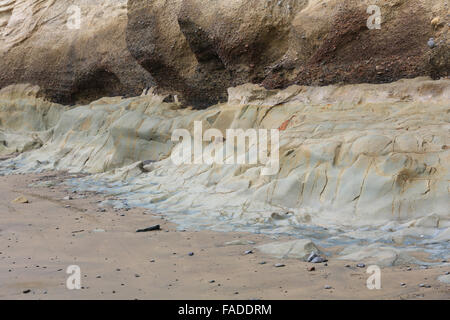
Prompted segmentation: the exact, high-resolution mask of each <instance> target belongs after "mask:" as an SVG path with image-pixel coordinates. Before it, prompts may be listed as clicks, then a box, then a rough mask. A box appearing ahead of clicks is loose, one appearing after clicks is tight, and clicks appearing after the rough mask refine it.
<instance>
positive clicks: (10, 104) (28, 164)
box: [0, 78, 450, 263]
mask: <svg viewBox="0 0 450 320" xmlns="http://www.w3.org/2000/svg"><path fill="white" fill-rule="evenodd" d="M21 90H22V91H24V92H26V93H27V94H22V95H21V94H19V93H20V91H21ZM37 96H38V90H37V89H35V88H31V89H30V87H26V86H22V87H19V88H18V87H10V88H6V89H3V90H2V91H0V101H1V103H0V114H2V124H1V125H2V126H1V131H0V134H1V135H2V137H3V138H2V139H3V141H2V144H3V145H4V146H6V149H5V148H3V149H0V152H1V153H2V154H6V153H8V152H10V151H11V148H8V146H13V145H14V143H13V141H15V137H16V136H19V135H20V136H23V137H28V136H30V137H39V139H40V141H41V142H40V144H33V145H31V146H29V147H28V148H27V150H30V149H33V148H34V149H35V150H32V151H29V152H25V153H23V154H21V155H19V156H18V157H16V158H13V159H9V160H5V161H3V162H1V163H0V168H1V170H0V172H1V173H3V174H8V173H21V172H29V171H41V170H47V169H57V170H69V171H73V172H79V171H86V172H90V173H94V174H95V175H93V176H90V177H88V178H87V179H85V180H76V181H73V184H74V186H75V187H77V188H82V189H83V188H84V189H86V188H87V189H92V190H97V191H105V192H108V193H112V194H115V195H116V197H117V199H118V200H111V201H110V202H108V203H105V204H111V205H114V206H118V207H123V206H125V207H127V206H145V207H148V208H150V209H152V210H153V211H155V212H161V213H164V214H166V215H167V216H168V217H170V219H172V220H173V221H175V222H177V223H179V224H181V225H182V226H184V227H192V226H195V227H208V228H213V229H216V230H230V229H239V230H250V231H255V232H268V233H275V234H277V233H284V232H286V233H290V234H294V235H298V236H300V237H305V238H309V239H313V240H314V241H319V242H320V244H321V245H331V244H339V243H340V244H342V243H349V244H354V243H355V242H359V241H367V239H370V240H371V241H380V242H383V243H385V244H386V243H391V244H392V245H395V246H405V245H406V246H408V247H410V248H412V247H413V246H415V245H421V246H424V247H425V248H430V250H432V252H434V253H436V250H437V252H440V253H442V252H444V253H446V254H448V252H449V251H448V244H449V242H448V241H449V234H450V233H449V228H450V216H449V211H448V208H449V207H450V202H449V199H450V197H449V194H448V192H449V190H450V189H449V188H450V186H449V181H450V179H449V163H450V161H449V155H450V154H449V147H448V146H449V145H450V134H449V129H450V126H449V120H450V119H449V112H448V111H449V103H448V101H449V98H450V82H449V80H440V81H432V80H430V79H424V78H417V79H413V80H402V81H398V82H395V83H392V84H382V85H368V84H361V85H347V86H326V87H305V86H291V87H289V88H287V89H285V90H280V91H279V90H272V91H270V90H266V89H264V88H262V87H260V86H257V85H252V84H246V85H243V86H239V87H235V88H230V90H229V98H228V102H227V103H225V104H219V105H216V106H212V107H211V108H208V109H206V110H189V109H180V107H179V105H178V104H176V103H165V102H163V99H164V97H163V96H159V95H153V94H150V95H147V96H142V97H135V98H129V99H123V98H103V99H100V100H98V101H96V102H93V103H91V104H90V105H85V106H77V107H75V108H70V109H68V108H66V107H63V106H60V105H57V104H52V103H49V102H47V101H45V100H43V99H42V98H39V97H37ZM25 110H26V111H27V112H26V113H25V112H23V111H25ZM42 110H44V111H45V112H42ZM3 119H4V120H3ZM194 121H201V123H202V125H203V128H204V130H206V129H209V128H215V129H218V130H220V131H222V132H225V131H226V129H228V128H234V129H237V128H241V129H243V130H246V129H250V128H255V129H279V131H280V149H279V157H280V168H279V171H278V172H277V173H276V174H275V175H269V176H267V175H266V176H264V175H261V170H262V169H263V165H262V164H260V163H258V164H248V163H247V164H226V165H219V164H211V165H208V164H206V163H204V164H184V165H176V164H175V163H174V162H173V161H172V159H171V157H170V155H171V154H172V153H174V152H177V151H178V150H179V148H180V146H181V145H180V144H179V143H177V142H174V141H171V135H172V133H173V132H174V130H175V129H181V128H184V129H187V130H189V131H190V132H191V133H193V129H194V128H193V127H194ZM30 139H31V138H30ZM208 145H210V143H209V144H208V143H207V142H205V143H204V149H203V150H204V153H203V156H205V155H206V153H207V147H208ZM252 150H254V145H251V146H248V148H247V152H248V153H251V152H253V151H252ZM14 151H21V150H20V149H17V150H14ZM205 199H207V201H205ZM374 250H375V251H376V249H374ZM386 250H387V251H386V252H387V253H386V257H387V258H386V259H387V260H386V261H387V262H389V263H395V261H397V259H398V256H399V255H398V252H397V251H395V250H391V249H386ZM433 250H435V251H433ZM352 252H353V251H352ZM355 252H358V251H355ZM348 254H350V253H348ZM365 254H366V253H364V252H362V253H359V252H358V253H357V254H356V253H355V254H354V256H358V257H359V256H360V255H361V256H364V255H365ZM402 259H403V258H402ZM402 261H403V260H402ZM387 262H386V263H387Z"/></svg>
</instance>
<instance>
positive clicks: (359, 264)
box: [356, 263, 366, 268]
mask: <svg viewBox="0 0 450 320" xmlns="http://www.w3.org/2000/svg"><path fill="white" fill-rule="evenodd" d="M356 266H357V267H358V268H364V267H365V266H366V265H365V264H364V263H358V264H357V265H356Z"/></svg>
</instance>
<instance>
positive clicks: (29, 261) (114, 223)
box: [0, 172, 450, 299]
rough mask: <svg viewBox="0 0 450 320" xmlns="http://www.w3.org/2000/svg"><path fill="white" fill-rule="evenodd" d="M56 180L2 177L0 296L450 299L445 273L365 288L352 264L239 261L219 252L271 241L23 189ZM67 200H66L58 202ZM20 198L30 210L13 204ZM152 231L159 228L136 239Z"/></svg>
mask: <svg viewBox="0 0 450 320" xmlns="http://www.w3.org/2000/svg"><path fill="white" fill-rule="evenodd" d="M64 177H65V174H64V173H54V172H53V173H45V174H28V175H15V176H3V177H0V193H1V197H0V299H449V298H450V286H448V285H446V284H443V283H440V282H439V281H437V277H438V276H439V275H442V274H444V273H445V272H447V271H450V270H448V266H447V267H430V268H429V269H421V268H420V267H419V266H411V271H407V266H402V267H389V268H383V269H382V277H381V283H382V288H381V289H380V290H369V289H367V287H366V280H367V278H368V277H369V274H367V273H366V269H365V268H357V267H356V266H355V262H345V261H340V260H335V259H333V258H331V259H330V261H329V262H328V266H325V265H324V264H315V265H314V266H315V268H316V270H315V271H311V272H309V271H307V268H308V267H309V266H311V265H312V264H309V263H306V262H302V261H299V260H295V259H292V260H283V261H280V260H278V259H274V258H271V257H267V256H263V255H262V254H261V253H259V252H258V251H256V250H255V251H254V253H253V254H248V255H245V254H244V252H245V251H246V250H251V249H253V247H254V245H234V246H225V245H224V243H226V242H228V241H233V240H236V239H242V240H251V241H254V242H255V243H256V244H262V243H267V242H272V241H274V240H273V239H272V238H271V237H269V236H265V235H257V234H250V233H237V232H236V233H234V232H233V233H221V232H212V231H190V230H186V231H183V230H177V228H176V225H174V224H172V223H170V222H167V221H166V220H164V218H163V217H161V216H158V215H153V214H151V213H149V212H147V211H146V210H144V209H140V208H135V209H131V210H129V211H125V210H114V209H112V208H106V211H105V212H100V211H99V207H98V201H99V200H103V199H105V196H103V195H101V194H92V193H72V192H71V191H70V190H69V189H67V188H65V187H63V186H55V187H29V184H30V183H33V182H36V181H43V180H46V179H51V180H54V179H55V178H56V179H64ZM68 195H70V196H71V197H73V199H72V200H63V198H64V197H66V196H68ZM19 196H24V197H26V198H27V199H28V200H29V203H13V200H14V199H16V198H18V197H19ZM68 206H70V207H68ZM154 224H160V225H161V228H162V230H161V231H154V232H148V233H136V232H135V231H136V230H137V229H140V228H145V227H148V226H151V225H154ZM96 229H97V231H94V230H96ZM98 229H102V230H104V231H105V232H98ZM284 239H288V238H287V237H280V240H284ZM190 252H193V253H194V255H193V256H190V255H189V253H190ZM152 261H153V262H152ZM261 261H265V262H266V264H260V262H261ZM276 263H283V264H285V267H282V268H276V267H274V264H276ZM346 264H350V265H351V268H349V267H345V265H346ZM69 265H78V266H79V267H80V268H81V277H82V284H81V285H82V289H81V290H68V289H67V288H66V279H67V277H68V276H69V275H68V274H66V272H65V271H66V268H67V267H68V266H69ZM213 280H214V281H213ZM401 283H405V284H406V286H402V285H401ZM421 283H424V284H427V285H430V286H431V287H429V288H423V287H419V284H421ZM326 285H329V286H331V287H332V289H328V290H327V289H325V288H324V286H326ZM27 290H30V292H28V293H24V291H27Z"/></svg>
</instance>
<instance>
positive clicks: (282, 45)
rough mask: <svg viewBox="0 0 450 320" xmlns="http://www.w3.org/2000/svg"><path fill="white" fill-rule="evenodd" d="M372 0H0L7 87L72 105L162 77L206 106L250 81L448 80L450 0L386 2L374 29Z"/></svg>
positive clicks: (0, 66) (0, 49) (161, 84)
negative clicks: (77, 13)
mask: <svg viewBox="0 0 450 320" xmlns="http://www.w3.org/2000/svg"><path fill="white" fill-rule="evenodd" d="M370 4H373V3H372V1H360V0H347V1H337V0H324V1H319V0H310V1H308V0H280V1H275V0H268V1H254V0H234V1H216V0H170V1H165V0H164V1H163V0H154V1H147V0H129V1H126V0H109V1H101V2H92V1H87V0H73V1H55V0H39V1H37V0H1V1H0V57H1V59H0V70H1V73H0V87H3V86H6V85H9V84H13V83H21V82H23V83H32V84H37V85H39V86H40V87H41V88H42V90H43V93H44V94H45V95H46V96H47V97H48V98H50V99H51V100H53V101H57V102H62V103H75V102H84V101H91V100H95V99H97V98H99V97H102V96H113V95H136V94H138V93H140V92H142V90H143V89H144V88H146V87H148V86H153V85H157V86H158V90H159V92H161V93H175V94H178V95H179V98H180V99H181V100H182V101H183V102H185V103H186V104H192V105H194V106H196V107H206V106H209V105H212V104H214V103H216V102H218V101H225V100H226V89H227V88H228V87H231V86H236V85H239V84H242V83H246V82H253V83H260V84H262V85H264V86H265V87H266V88H282V87H286V86H288V85H290V84H300V85H326V84H332V83H341V82H343V83H360V82H372V83H380V82H391V81H394V80H397V79H400V78H407V77H415V76H421V75H427V76H432V77H434V78H438V77H442V76H448V70H449V69H450V66H449V60H450V58H449V53H448V52H449V50H448V45H449V39H448V29H449V26H448V23H449V21H448V5H447V2H446V1H442V0H389V1H388V0H379V1H377V2H376V5H377V6H378V7H379V8H380V13H381V22H382V23H381V29H369V28H368V27H367V21H368V19H369V18H370V17H371V16H372V15H373V12H370V13H367V9H368V7H369V5H370ZM71 5H76V6H78V7H79V8H81V18H82V19H81V24H80V29H70V28H68V27H67V22H68V19H71V17H72V15H73V13H72V11H70V10H69V11H68V9H69V8H70V6H71ZM370 19H371V18H370ZM370 19H369V20H370ZM370 21H371V23H373V22H374V21H375V20H370ZM431 37H433V38H434V42H435V43H436V44H437V46H435V47H434V48H430V47H429V46H428V45H427V41H428V39H429V38H431Z"/></svg>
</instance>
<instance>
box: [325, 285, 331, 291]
mask: <svg viewBox="0 0 450 320" xmlns="http://www.w3.org/2000/svg"><path fill="white" fill-rule="evenodd" d="M323 288H324V289H326V290H329V289H332V287H331V286H328V285H326V286H324V287H323Z"/></svg>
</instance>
